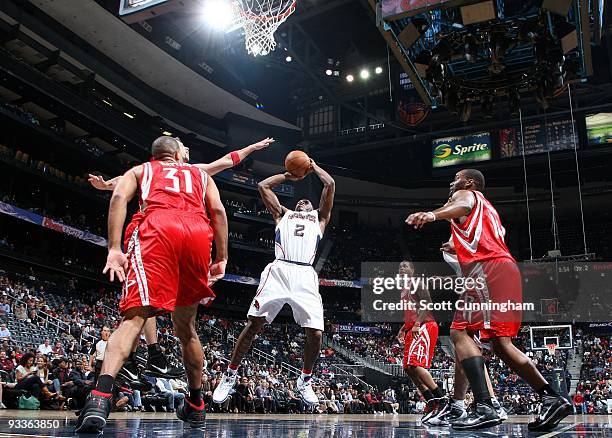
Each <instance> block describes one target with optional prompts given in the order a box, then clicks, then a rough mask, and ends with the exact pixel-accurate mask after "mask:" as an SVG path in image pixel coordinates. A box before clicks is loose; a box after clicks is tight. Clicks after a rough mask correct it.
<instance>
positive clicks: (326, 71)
mask: <svg viewBox="0 0 612 438" xmlns="http://www.w3.org/2000/svg"><path fill="white" fill-rule="evenodd" d="M325 74H326V75H327V76H331V75H333V74H334V72H333V71H331V69H329V68H328V69H327V70H325Z"/></svg>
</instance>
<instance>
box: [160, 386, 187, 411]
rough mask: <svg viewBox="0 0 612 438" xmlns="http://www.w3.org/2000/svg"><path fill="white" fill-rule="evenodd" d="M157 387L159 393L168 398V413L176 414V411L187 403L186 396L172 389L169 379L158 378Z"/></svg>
mask: <svg viewBox="0 0 612 438" xmlns="http://www.w3.org/2000/svg"><path fill="white" fill-rule="evenodd" d="M155 386H157V389H159V392H160V393H161V394H162V395H164V396H166V398H167V400H168V407H167V411H168V412H174V410H175V409H176V408H177V407H178V406H180V405H181V404H182V403H184V401H185V394H184V393H182V392H179V391H176V390H174V389H172V385H171V384H170V381H169V380H168V379H164V378H157V381H156V382H155Z"/></svg>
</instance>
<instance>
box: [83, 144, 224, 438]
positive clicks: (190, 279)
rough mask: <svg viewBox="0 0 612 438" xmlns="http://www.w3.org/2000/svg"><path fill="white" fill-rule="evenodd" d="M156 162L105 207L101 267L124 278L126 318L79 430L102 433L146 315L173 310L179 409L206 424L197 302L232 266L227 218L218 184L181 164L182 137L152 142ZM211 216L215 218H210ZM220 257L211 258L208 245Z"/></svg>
mask: <svg viewBox="0 0 612 438" xmlns="http://www.w3.org/2000/svg"><path fill="white" fill-rule="evenodd" d="M151 152H152V156H153V160H152V161H151V162H147V163H144V164H142V165H140V166H136V167H134V168H133V169H130V170H129V171H128V172H126V173H125V175H123V177H122V178H121V179H120V180H119V183H118V184H117V187H116V188H115V190H114V192H113V196H112V198H111V201H110V207H109V212H108V216H109V217H108V239H109V250H108V258H107V261H106V266H105V268H104V273H107V272H108V273H109V275H110V280H111V281H113V280H114V279H115V277H117V279H118V280H119V281H121V282H123V283H124V286H123V297H122V299H121V302H120V304H119V309H120V311H121V313H122V315H123V320H122V321H121V324H120V325H119V328H118V329H117V330H115V332H114V333H113V334H112V336H111V337H110V339H109V340H108V344H107V347H106V352H105V356H104V362H103V363H102V370H101V372H100V377H99V378H98V382H97V385H96V389H95V390H93V391H92V392H91V394H90V396H89V397H88V399H87V402H86V403H85V407H84V408H83V410H82V411H81V413H80V415H79V419H78V421H77V427H76V432H85V433H100V432H101V431H102V428H103V427H104V425H105V424H106V418H107V417H108V414H109V412H110V407H111V399H112V388H113V384H114V381H115V377H116V376H117V373H118V372H119V369H120V368H121V366H122V365H123V362H124V361H125V359H127V357H128V355H129V354H130V352H131V351H132V348H133V346H134V344H135V343H136V342H138V340H139V336H140V332H141V331H142V328H143V326H144V324H145V322H146V320H147V318H149V317H151V316H153V315H156V314H158V313H160V312H171V313H172V320H173V325H174V330H175V333H176V335H177V336H178V338H179V340H180V342H181V347H182V351H183V362H184V364H185V369H186V374H187V382H188V386H189V394H188V395H187V397H186V398H185V403H184V404H183V405H182V406H181V407H180V408H179V410H178V411H177V416H178V417H179V419H181V420H183V421H185V422H187V423H189V424H190V425H191V426H192V427H203V426H204V424H205V417H206V413H205V406H204V401H203V399H202V386H201V384H202V383H201V382H202V380H201V379H202V366H203V360H204V358H203V352H202V345H201V344H200V340H199V338H198V334H197V332H196V327H195V318H196V313H197V308H198V304H199V303H200V301H201V300H202V299H204V298H209V297H214V293H213V291H212V290H211V289H210V285H211V284H212V283H214V282H215V281H217V280H219V279H220V278H222V277H223V276H224V274H225V266H226V264H227V237H228V234H227V217H226V215H225V209H224V208H223V204H222V202H221V198H220V196H219V191H218V190H217V187H216V185H215V183H214V181H213V180H212V178H210V177H209V176H208V175H207V174H206V172H204V171H202V170H201V169H199V168H198V167H196V166H192V165H189V164H186V163H185V162H184V157H185V151H184V147H183V145H182V143H181V142H180V141H177V140H176V139H173V138H171V137H160V138H158V139H157V140H155V141H154V142H153V146H152V151H151ZM137 192H138V193H139V201H140V213H138V214H137V215H135V216H136V217H137V223H136V226H135V227H134V229H133V231H132V233H131V236H130V240H129V245H128V248H127V254H124V253H123V252H122V250H121V231H122V229H123V225H124V222H125V215H126V210H127V203H128V202H129V201H130V200H131V199H132V198H133V197H134V195H136V193H137ZM209 216H210V218H209ZM213 240H214V242H215V250H216V257H215V262H214V263H212V264H211V261H210V256H211V246H212V242H213Z"/></svg>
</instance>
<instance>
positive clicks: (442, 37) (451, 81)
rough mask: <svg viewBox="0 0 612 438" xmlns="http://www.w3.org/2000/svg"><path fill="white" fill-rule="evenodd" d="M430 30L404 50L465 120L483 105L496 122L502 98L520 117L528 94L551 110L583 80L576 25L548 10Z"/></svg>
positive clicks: (431, 89) (482, 110) (434, 89)
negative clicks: (572, 82) (569, 85)
mask: <svg viewBox="0 0 612 438" xmlns="http://www.w3.org/2000/svg"><path fill="white" fill-rule="evenodd" d="M432 17H433V16H428V18H429V19H430V20H432V19H433V18H432ZM412 22H414V19H412ZM409 26H410V24H408V25H406V27H405V29H406V28H409ZM423 28H424V29H425V26H423ZM400 30H401V29H400ZM430 30H432V32H428V33H427V35H425V36H424V38H422V39H420V40H418V41H417V42H416V43H413V44H412V45H411V46H410V47H404V49H405V50H406V51H407V52H408V53H409V56H410V59H411V61H412V64H413V66H414V68H415V70H416V72H417V73H418V75H419V76H420V77H421V78H423V80H424V81H425V82H426V83H427V85H428V86H429V92H430V94H431V95H432V96H433V97H434V98H435V99H436V100H437V101H438V103H441V104H442V105H443V106H445V107H446V108H447V109H448V110H449V111H450V112H452V113H454V114H457V115H458V117H459V118H460V119H461V120H463V121H467V120H468V119H469V118H470V117H471V114H472V106H473V105H474V104H476V105H480V115H481V117H482V118H484V119H490V118H492V117H493V116H494V109H495V108H494V107H495V102H498V101H500V100H507V105H508V111H509V112H510V114H512V115H517V114H518V112H519V110H520V104H521V94H523V93H530V94H531V95H535V96H536V99H537V100H538V102H539V103H540V105H541V106H542V107H547V106H548V105H549V100H550V99H552V98H553V97H555V96H556V95H558V94H559V93H560V92H561V91H560V90H563V89H564V88H565V87H566V86H567V83H568V81H570V80H574V79H576V78H577V77H578V72H579V70H580V61H579V57H578V56H577V55H578V54H577V50H576V49H577V48H578V46H579V44H578V36H577V35H578V32H577V29H576V25H574V24H573V23H571V22H570V21H568V18H567V17H565V16H559V15H553V14H549V13H548V12H546V11H544V10H543V9H540V13H539V14H538V15H535V16H531V17H529V18H525V17H516V18H507V19H505V20H504V21H500V20H497V19H495V20H491V19H489V20H484V21H479V22H476V23H474V24H469V25H465V26H462V27H450V26H447V27H440V25H439V23H437V22H433V21H432V23H431V27H430ZM433 30H435V32H434V31H433ZM400 33H401V32H400ZM406 38H407V37H406V36H405V38H404V39H406ZM400 42H401V41H400ZM375 72H376V73H377V74H379V73H378V70H375Z"/></svg>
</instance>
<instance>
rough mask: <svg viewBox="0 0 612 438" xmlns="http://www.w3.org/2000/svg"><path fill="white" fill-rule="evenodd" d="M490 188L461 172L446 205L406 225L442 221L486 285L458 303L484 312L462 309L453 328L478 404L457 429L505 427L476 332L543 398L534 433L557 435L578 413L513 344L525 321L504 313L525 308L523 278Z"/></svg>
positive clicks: (469, 268)
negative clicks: (505, 307)
mask: <svg viewBox="0 0 612 438" xmlns="http://www.w3.org/2000/svg"><path fill="white" fill-rule="evenodd" d="M484 187H485V180H484V176H483V174H482V173H481V172H480V171H478V170H475V169H464V170H461V171H459V172H457V174H456V175H455V179H454V181H453V182H452V183H451V185H450V195H451V198H450V200H449V202H447V203H446V205H444V206H443V207H440V208H438V209H436V210H434V211H430V212H419V213H414V214H411V215H410V216H409V217H408V219H406V222H407V223H408V224H410V225H414V227H415V228H421V227H423V226H424V225H425V224H427V223H429V222H434V221H436V220H448V221H450V224H451V232H452V237H453V243H454V247H455V253H456V254H457V259H458V261H459V264H460V265H461V269H462V271H463V273H464V275H465V276H470V277H473V278H474V279H475V280H478V279H480V280H484V281H483V282H482V286H479V287H476V288H475V290H474V291H472V292H470V293H469V294H466V295H465V296H462V297H461V298H460V300H459V301H458V302H457V304H459V303H460V301H461V302H462V304H461V307H462V308H465V307H466V303H468V302H478V303H480V304H483V305H484V308H483V310H482V311H479V312H471V311H466V310H459V309H458V310H459V311H457V312H456V313H455V319H454V321H453V324H452V325H451V338H452V340H453V343H454V345H455V352H456V355H457V360H458V361H459V362H461V365H462V369H463V371H464V373H465V375H466V377H467V379H468V381H469V382H470V386H471V387H472V392H473V394H474V400H475V409H474V410H473V411H472V412H471V413H470V414H469V415H468V416H467V417H466V418H464V419H463V420H459V421H458V422H455V423H454V424H453V428H455V429H459V430H468V429H476V428H481V427H488V426H493V425H496V424H499V423H500V421H501V419H500V418H499V416H498V414H497V413H496V412H495V409H494V407H493V405H492V403H491V395H490V393H489V390H488V388H487V384H486V379H485V364H484V359H483V357H482V352H481V350H480V348H478V346H477V345H476V342H475V341H474V338H473V335H474V334H475V333H476V332H480V336H481V340H482V341H485V342H490V343H491V346H492V347H493V351H494V352H495V354H496V355H497V356H498V357H499V358H501V359H502V360H503V361H504V362H505V363H506V365H508V367H509V368H510V369H512V370H513V371H514V372H516V373H517V374H518V375H519V376H520V377H521V378H522V379H523V380H524V381H526V382H527V383H528V384H529V385H530V386H531V387H532V388H533V389H534V390H535V391H537V392H538V394H539V395H540V398H541V400H542V408H541V410H540V414H539V415H538V417H537V418H536V419H535V421H532V422H531V423H529V426H528V427H529V430H533V431H546V430H551V429H553V428H554V427H555V426H556V425H557V424H559V422H560V421H561V420H562V419H563V418H565V417H566V416H567V415H569V414H570V413H571V412H572V406H571V404H570V403H569V402H568V401H567V400H565V399H564V398H563V397H561V396H559V394H557V393H556V392H555V391H554V390H553V389H552V388H551V387H550V385H549V384H548V383H547V382H546V380H545V379H544V377H542V375H541V374H540V373H539V371H538V370H537V368H536V367H535V365H534V363H533V362H532V361H531V360H530V359H529V358H528V357H527V356H525V354H523V353H522V352H521V351H520V350H519V349H517V348H516V347H515V346H514V344H512V338H513V337H515V336H516V334H517V333H518V330H519V328H520V324H521V317H522V315H521V312H520V311H517V310H514V309H512V307H511V306H508V307H509V310H508V311H502V310H503V309H501V306H500V305H501V304H503V303H514V304H516V303H521V302H522V284H521V275H520V272H519V270H518V267H517V265H516V262H515V260H514V258H513V257H512V255H510V251H509V250H508V247H507V246H506V243H505V241H504V237H505V229H504V228H503V226H502V225H501V220H500V218H499V214H498V213H497V211H496V210H495V208H494V207H493V205H491V203H490V202H489V201H488V200H487V199H486V198H485V197H484V195H483V194H482V193H481V191H482V190H483V189H484ZM487 304H488V306H487ZM515 307H516V306H515Z"/></svg>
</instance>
